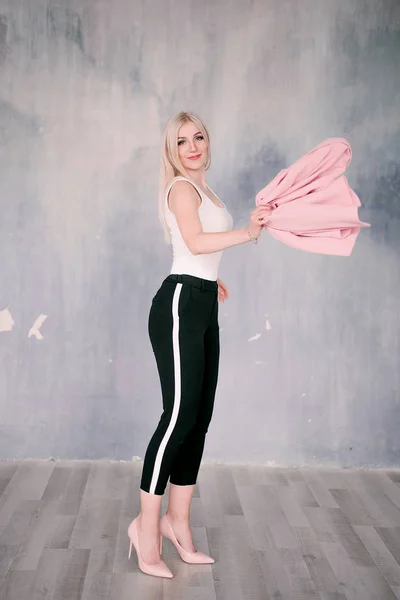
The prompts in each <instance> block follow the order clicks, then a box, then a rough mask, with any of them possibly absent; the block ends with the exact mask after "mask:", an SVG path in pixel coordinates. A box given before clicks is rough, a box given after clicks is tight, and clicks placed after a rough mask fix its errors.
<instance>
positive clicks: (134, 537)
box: [128, 517, 173, 579]
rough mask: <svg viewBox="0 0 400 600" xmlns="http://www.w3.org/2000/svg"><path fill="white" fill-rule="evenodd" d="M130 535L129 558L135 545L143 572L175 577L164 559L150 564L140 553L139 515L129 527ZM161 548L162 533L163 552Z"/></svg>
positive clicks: (156, 575)
mask: <svg viewBox="0 0 400 600" xmlns="http://www.w3.org/2000/svg"><path fill="white" fill-rule="evenodd" d="M128 537H129V541H130V543H129V555H128V558H129V559H130V557H131V552H132V546H133V547H134V548H135V550H136V554H137V558H138V564H139V569H140V570H141V571H143V573H146V575H154V577H167V578H168V579H171V578H172V577H173V575H172V573H171V571H170V570H169V569H168V567H167V565H166V564H165V562H164V561H163V560H161V562H159V563H157V564H156V565H149V564H147V563H146V562H145V561H144V560H143V558H142V555H141V554H140V547H139V531H138V525H137V517H136V519H134V520H133V521H132V523H131V524H130V525H129V527H128ZM161 549H162V535H160V554H161Z"/></svg>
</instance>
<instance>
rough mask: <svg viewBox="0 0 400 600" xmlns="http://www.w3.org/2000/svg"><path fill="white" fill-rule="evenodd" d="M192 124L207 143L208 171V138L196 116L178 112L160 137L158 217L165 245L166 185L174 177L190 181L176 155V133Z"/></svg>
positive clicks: (168, 232) (208, 159)
mask: <svg viewBox="0 0 400 600" xmlns="http://www.w3.org/2000/svg"><path fill="white" fill-rule="evenodd" d="M190 121H191V122H192V123H194V124H195V125H196V127H198V128H199V131H201V133H202V135H203V137H204V140H205V141H206V142H207V147H208V153H207V161H206V164H205V169H208V168H209V166H210V163H211V154H210V136H209V134H208V131H207V128H206V126H205V125H204V123H203V121H202V120H201V119H200V117H198V116H197V115H195V114H193V113H191V112H180V113H178V114H177V115H175V116H174V117H172V118H171V119H170V120H169V121H168V123H167V124H166V126H165V129H164V133H163V136H162V146H161V173H160V186H159V196H158V215H159V219H160V222H161V225H162V227H163V230H164V239H165V241H166V243H167V244H170V243H171V234H170V231H169V228H168V226H167V223H166V221H165V193H166V191H167V187H168V185H169V184H170V183H171V181H172V180H173V179H175V177H179V176H183V177H187V178H188V179H190V176H189V174H188V172H187V171H186V169H185V168H184V166H183V165H182V163H181V160H180V158H179V153H178V132H179V129H180V128H181V127H182V125H184V124H185V123H188V122H190Z"/></svg>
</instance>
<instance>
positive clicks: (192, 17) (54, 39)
mask: <svg viewBox="0 0 400 600" xmlns="http://www.w3.org/2000/svg"><path fill="white" fill-rule="evenodd" d="M399 63H400V5H399V3H398V1H397V0H379V1H378V0H347V1H346V2H344V1H343V2H337V1H336V0H335V1H334V0H330V1H326V2H322V1H320V2H311V1H310V0H306V1H305V0H265V1H261V0H254V1H250V0H231V1H228V0H220V1H218V2H212V1H211V0H204V1H203V2H195V1H193V0H181V1H180V2H174V3H172V4H171V3H168V2H160V1H159V0H132V1H130V2H128V0H114V1H113V2H105V1H101V0H96V1H95V0H79V1H78V0H59V1H58V2H57V3H55V2H51V1H50V0H0V136H1V144H0V202H1V214H0V233H1V237H0V253H1V273H0V311H1V312H0V326H1V329H3V331H1V332H0V457H1V458H12V457H15V458H22V457H38V458H46V457H49V456H55V457H72V458H88V457H89V458H104V457H107V458H116V459H128V460H129V459H130V458H131V457H132V456H134V455H137V456H143V454H144V451H145V447H146V444H147V442H148V439H149V437H150V435H151V434H152V432H153V429H154V427H155V425H156V422H157V420H158V417H159V414H160V411H161V398H160V391H159V385H158V375H157V372H156V366H155V361H154V359H153V355H152V351H151V346H150V343H149V341H148V337H147V316H148V309H149V306H150V302H151V298H152V296H153V294H154V293H155V291H156V290H157V288H158V285H159V284H160V282H161V280H162V279H163V278H164V276H166V275H167V273H168V270H169V267H170V261H171V257H170V249H169V248H168V247H167V246H165V245H164V244H163V241H162V234H161V230H160V229H159V226H158V221H157V214H156V194H157V183H158V168H159V166H158V165H159V162H158V161H159V139H160V133H161V130H162V128H163V126H164V123H165V121H166V120H167V118H168V117H169V116H170V115H171V114H173V113H174V112H176V111H178V110H181V109H189V110H194V111H197V112H198V113H199V114H200V115H202V116H203V118H204V119H205V121H206V123H207V124H208V126H209V128H210V132H211V136H212V152H213V164H212V169H211V171H210V174H209V183H210V184H211V186H213V187H214V189H215V190H216V191H217V193H218V194H219V195H220V196H221V197H222V198H223V199H224V200H225V202H226V203H227V205H228V206H229V208H230V210H231V211H232V214H233V216H234V219H235V224H236V226H243V225H244V224H245V222H246V219H247V215H248V214H249V212H250V210H251V209H252V208H253V206H254V196H255V193H256V192H257V191H258V190H259V189H260V188H261V187H263V186H264V185H265V184H266V183H267V182H268V181H269V180H270V179H271V178H272V177H273V176H274V175H275V173H276V172H277V171H278V170H279V169H280V168H282V167H284V166H287V165H288V164H290V163H291V162H292V161H293V160H295V159H296V158H298V157H299V156H300V155H301V154H303V153H304V152H306V151H308V150H309V149H310V148H311V147H313V146H314V145H315V144H317V143H319V142H320V141H322V140H323V139H325V138H326V137H329V136H344V137H346V138H347V139H349V141H350V143H351V145H352V147H353V152H354V158H353V162H352V164H351V167H350V169H349V171H348V178H349V181H350V184H351V185H352V187H353V188H354V189H355V190H356V191H357V193H358V194H359V196H360V198H361V200H362V202H363V209H362V210H361V211H360V216H361V218H362V219H363V220H366V221H369V222H370V223H372V227H371V228H370V229H369V230H364V231H362V232H361V234H360V236H359V238H358V241H357V244H356V247H355V250H354V252H353V254H352V256H351V257H350V258H337V257H329V256H318V255H312V254H306V253H301V252H299V251H296V250H292V249H290V248H289V247H286V246H284V245H283V244H280V243H279V242H276V241H274V240H272V239H271V238H268V236H267V235H265V236H264V237H263V239H262V242H261V243H260V244H259V245H258V247H253V246H251V245H246V246H241V247H237V248H233V249H230V250H227V251H226V252H225V255H224V258H223V261H222V266H221V278H222V279H223V280H224V281H225V283H226V284H227V285H228V287H229V288H230V292H231V298H230V299H229V301H228V302H227V303H226V304H225V305H223V306H221V308H220V325H221V338H222V358H221V372H220V383H219V388H218V395H217V401H216V408H215V413H214V419H213V422H212V425H211V428H210V432H209V436H208V441H207V445H206V451H205V456H204V458H205V459H214V458H215V459H219V460H237V461H263V462H264V461H267V462H270V463H271V464H283V465H286V464H305V463H306V464H329V465H333V464H334V465H343V466H358V465H397V466H400V434H399V432H400V400H399V324H400V323H399V321H400V308H399V306H400V302H399V298H400V268H399V254H400V239H399V238H400V163H399V160H400V159H399V156H400V110H399V106H400V69H399ZM40 315H45V316H46V317H47V318H46V319H45V320H44V317H41V320H42V321H43V322H42V324H41V325H40V319H39V322H37V321H36V320H37V319H38V317H40ZM11 319H12V320H13V321H14V323H13V324H12V321H11ZM267 320H268V323H269V326H268V327H267V325H266V321H267ZM10 321H11V325H13V326H12V328H11V326H10V327H9V329H11V330H9V331H7V328H8V323H10ZM257 334H261V335H259V336H257ZM41 337H42V339H40V338H41ZM252 338H253V339H252ZM254 338H256V339H254Z"/></svg>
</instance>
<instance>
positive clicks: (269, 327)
mask: <svg viewBox="0 0 400 600" xmlns="http://www.w3.org/2000/svg"><path fill="white" fill-rule="evenodd" d="M265 329H266V330H267V331H269V330H270V329H272V328H271V323H270V322H269V321H268V319H266V321H265Z"/></svg>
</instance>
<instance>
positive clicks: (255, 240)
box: [247, 231, 258, 244]
mask: <svg viewBox="0 0 400 600" xmlns="http://www.w3.org/2000/svg"><path fill="white" fill-rule="evenodd" d="M247 235H248V236H249V239H250V240H251V241H252V242H253V244H258V238H255V237H253V236H252V235H251V233H250V231H247Z"/></svg>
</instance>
